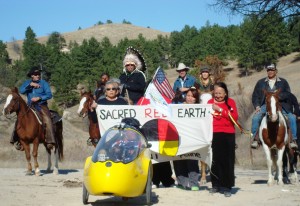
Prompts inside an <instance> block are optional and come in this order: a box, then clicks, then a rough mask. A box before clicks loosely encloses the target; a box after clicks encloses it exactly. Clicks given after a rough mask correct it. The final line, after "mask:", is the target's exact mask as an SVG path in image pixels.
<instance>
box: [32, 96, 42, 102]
mask: <svg viewBox="0 0 300 206" xmlns="http://www.w3.org/2000/svg"><path fill="white" fill-rule="evenodd" d="M41 99H42V98H41V97H32V98H31V101H32V102H38V101H40V100H41Z"/></svg>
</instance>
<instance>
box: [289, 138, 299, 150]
mask: <svg viewBox="0 0 300 206" xmlns="http://www.w3.org/2000/svg"><path fill="white" fill-rule="evenodd" d="M290 148H291V149H298V144H297V142H296V140H295V139H294V140H292V141H291V142H290Z"/></svg>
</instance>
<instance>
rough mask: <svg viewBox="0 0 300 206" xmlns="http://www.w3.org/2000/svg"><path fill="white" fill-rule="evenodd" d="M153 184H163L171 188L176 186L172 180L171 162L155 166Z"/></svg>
mask: <svg viewBox="0 0 300 206" xmlns="http://www.w3.org/2000/svg"><path fill="white" fill-rule="evenodd" d="M152 182H153V184H155V185H159V184H160V182H161V183H162V184H163V186H165V187H170V186H171V185H173V184H174V182H175V180H174V179H173V178H172V168H171V163H170V162H160V163H156V164H153V177H152Z"/></svg>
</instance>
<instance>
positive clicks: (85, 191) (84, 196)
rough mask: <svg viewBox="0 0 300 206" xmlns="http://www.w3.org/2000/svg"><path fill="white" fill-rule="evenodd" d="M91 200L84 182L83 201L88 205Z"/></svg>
mask: <svg viewBox="0 0 300 206" xmlns="http://www.w3.org/2000/svg"><path fill="white" fill-rule="evenodd" d="M88 200H89V192H88V191H87V189H86V187H85V185H84V183H82V202H83V204H85V205H87V204H88Z"/></svg>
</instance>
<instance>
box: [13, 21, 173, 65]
mask: <svg viewBox="0 0 300 206" xmlns="http://www.w3.org/2000/svg"><path fill="white" fill-rule="evenodd" d="M140 34H141V35H143V37H144V38H145V39H147V40H153V39H156V38H157V36H158V35H163V36H169V35H170V33H169V32H162V31H159V30H155V29H151V28H144V27H139V26H134V25H132V24H103V25H95V26H93V27H90V28H87V29H81V30H77V31H73V32H66V33H61V35H62V37H64V38H65V40H66V43H67V44H68V43H69V42H77V43H78V44H82V42H83V40H84V39H90V38H92V37H94V38H95V39H96V40H97V41H99V42H101V41H102V40H103V38H104V37H108V38H109V40H110V42H111V43H112V44H113V45H116V44H117V43H118V42H119V41H120V40H121V39H124V38H128V39H129V40H132V39H137V38H138V36H139V35H140ZM48 38H49V36H42V37H37V40H38V42H39V43H42V44H45V43H46V42H47V40H48ZM16 45H17V46H18V47H19V48H22V45H23V40H18V41H15V42H8V43H7V51H8V53H9V56H10V58H11V59H13V60H16V59H20V53H19V52H16V49H14V48H15V47H16Z"/></svg>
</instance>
